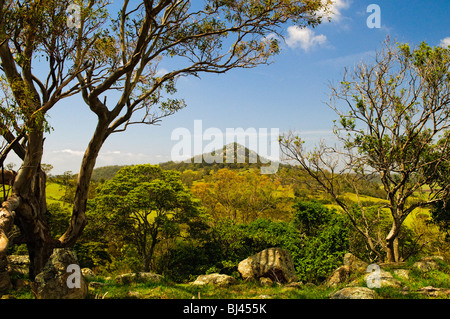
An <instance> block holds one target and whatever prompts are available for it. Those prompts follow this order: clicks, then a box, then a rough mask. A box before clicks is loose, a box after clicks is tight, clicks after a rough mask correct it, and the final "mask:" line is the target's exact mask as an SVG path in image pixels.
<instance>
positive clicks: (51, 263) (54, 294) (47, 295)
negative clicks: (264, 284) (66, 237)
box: [32, 248, 88, 299]
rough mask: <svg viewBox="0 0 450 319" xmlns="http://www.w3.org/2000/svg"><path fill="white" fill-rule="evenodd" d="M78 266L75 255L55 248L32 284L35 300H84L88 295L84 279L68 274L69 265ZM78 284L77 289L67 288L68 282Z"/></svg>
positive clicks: (80, 276)
mask: <svg viewBox="0 0 450 319" xmlns="http://www.w3.org/2000/svg"><path fill="white" fill-rule="evenodd" d="M72 264H75V265H78V260H77V257H76V255H75V253H74V252H73V251H72V250H70V249H65V248H64V249H63V248H56V249H54V250H53V253H52V255H51V256H50V259H49V260H48V261H47V263H46V264H45V266H44V269H43V271H42V272H41V273H39V274H38V275H37V276H36V278H35V281H34V283H33V284H32V287H33V292H34V294H35V296H36V298H37V299H84V298H86V296H87V293H88V285H87V283H86V281H85V279H84V277H83V276H82V275H81V271H80V275H79V276H78V277H76V278H75V277H71V278H73V279H74V281H72V280H70V279H71V278H69V276H74V275H75V276H76V273H75V272H70V271H69V272H68V271H67V270H68V266H69V265H72ZM69 281H70V282H71V283H77V284H78V283H79V288H77V287H76V286H75V287H73V286H72V287H69V284H68V282H69Z"/></svg>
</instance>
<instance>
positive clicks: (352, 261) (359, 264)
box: [344, 253, 369, 274]
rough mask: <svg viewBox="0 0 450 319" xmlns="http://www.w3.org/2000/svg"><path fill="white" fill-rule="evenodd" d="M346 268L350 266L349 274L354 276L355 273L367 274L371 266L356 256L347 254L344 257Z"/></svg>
mask: <svg viewBox="0 0 450 319" xmlns="http://www.w3.org/2000/svg"><path fill="white" fill-rule="evenodd" d="M344 266H348V268H349V272H350V273H351V274H353V273H365V272H366V270H367V267H368V266H369V264H368V263H366V262H364V261H362V260H361V259H359V258H358V257H356V256H355V255H353V254H351V253H347V254H345V255H344Z"/></svg>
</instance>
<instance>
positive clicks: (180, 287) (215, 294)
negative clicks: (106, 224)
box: [88, 282, 333, 299]
mask: <svg viewBox="0 0 450 319" xmlns="http://www.w3.org/2000/svg"><path fill="white" fill-rule="evenodd" d="M332 291H333V289H330V288H325V287H321V286H309V285H304V286H303V287H302V288H294V287H286V286H280V285H277V284H274V285H272V286H261V285H260V284H259V283H249V282H240V283H238V284H236V285H232V286H229V287H215V286H212V285H205V286H194V285H190V284H175V283H170V282H165V283H158V284H130V285H121V284H117V283H106V285H105V286H102V287H100V288H90V290H89V297H88V298H105V299H109V298H112V299H130V298H132V299H137V298H139V299H193V298H195V299H198V298H199V297H200V299H326V298H328V295H329V294H330V293H331V292H332Z"/></svg>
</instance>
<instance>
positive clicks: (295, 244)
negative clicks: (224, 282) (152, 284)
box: [160, 202, 348, 283]
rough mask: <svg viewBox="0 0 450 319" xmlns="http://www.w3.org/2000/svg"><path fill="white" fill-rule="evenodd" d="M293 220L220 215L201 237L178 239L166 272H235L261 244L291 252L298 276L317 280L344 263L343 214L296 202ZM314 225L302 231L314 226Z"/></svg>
mask: <svg viewBox="0 0 450 319" xmlns="http://www.w3.org/2000/svg"><path fill="white" fill-rule="evenodd" d="M295 207H296V209H297V215H296V219H295V220H294V221H293V222H276V221H272V220H268V219H258V220H256V221H254V222H251V223H247V224H236V223H234V222H233V221H231V220H229V219H223V220H219V221H218V222H217V223H216V224H215V226H214V227H213V228H212V229H211V231H210V233H209V236H208V238H207V239H205V240H204V241H203V242H202V243H198V242H197V243H196V244H195V243H193V242H191V243H189V244H187V243H186V242H181V241H179V242H178V243H177V244H176V245H175V246H174V247H173V248H172V249H171V250H170V252H169V254H168V256H167V258H168V260H166V263H164V264H165V265H166V268H165V269H160V270H161V272H163V273H164V274H165V275H166V276H168V277H170V278H171V279H173V280H176V281H187V280H192V279H193V278H194V277H196V276H198V275H200V274H205V273H208V272H220V273H226V274H230V275H234V276H239V274H238V273H237V265H238V264H239V262H240V261H242V260H243V259H245V258H247V257H248V256H250V255H253V254H255V253H257V252H259V251H261V250H264V249H266V248H270V247H281V248H284V249H286V250H287V251H289V252H290V254H291V255H292V258H293V260H294V265H295V267H296V270H297V273H298V275H299V279H300V280H301V281H308V282H314V283H319V282H321V281H323V280H324V279H325V278H326V277H327V276H328V275H329V274H330V273H331V271H333V270H334V269H335V268H336V267H337V266H339V265H340V264H341V263H342V258H343V255H344V254H345V252H346V251H348V240H347V239H346V238H347V227H346V222H345V218H344V217H343V216H341V215H339V214H337V213H336V212H335V211H330V210H328V209H327V208H326V207H325V206H323V205H322V204H320V203H316V202H298V203H297V205H296V206H295ZM313 224H314V225H315V226H314V229H315V230H314V231H306V232H305V231H303V230H304V229H308V227H306V225H308V226H310V227H312V226H313Z"/></svg>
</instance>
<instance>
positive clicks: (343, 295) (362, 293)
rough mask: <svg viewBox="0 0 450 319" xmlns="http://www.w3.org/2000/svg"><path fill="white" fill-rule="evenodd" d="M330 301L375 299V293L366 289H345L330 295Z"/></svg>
mask: <svg viewBox="0 0 450 319" xmlns="http://www.w3.org/2000/svg"><path fill="white" fill-rule="evenodd" d="M330 299H377V293H376V292H375V291H373V290H371V289H369V288H366V287H347V288H344V289H341V290H338V291H336V292H334V293H332V294H330Z"/></svg>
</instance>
